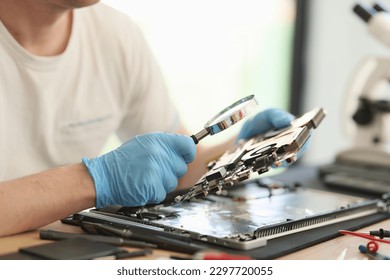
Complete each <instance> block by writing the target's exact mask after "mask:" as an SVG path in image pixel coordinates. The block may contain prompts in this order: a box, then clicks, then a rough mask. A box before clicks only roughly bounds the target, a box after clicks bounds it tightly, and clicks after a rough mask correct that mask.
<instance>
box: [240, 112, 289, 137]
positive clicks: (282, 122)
mask: <svg viewBox="0 0 390 280" xmlns="http://www.w3.org/2000/svg"><path fill="white" fill-rule="evenodd" d="M293 119H295V117H294V116H293V115H291V114H290V113H288V112H286V111H283V110H281V109H276V108H270V109H267V110H264V111H262V112H260V113H258V114H257V115H256V116H254V117H253V118H252V119H251V120H248V121H246V122H245V123H244V125H243V127H242V129H241V131H240V133H239V134H238V137H237V140H241V139H249V138H252V137H254V136H256V135H258V134H261V133H265V132H267V131H269V130H273V129H280V128H283V127H286V126H289V125H290V122H291V121H292V120H293Z"/></svg>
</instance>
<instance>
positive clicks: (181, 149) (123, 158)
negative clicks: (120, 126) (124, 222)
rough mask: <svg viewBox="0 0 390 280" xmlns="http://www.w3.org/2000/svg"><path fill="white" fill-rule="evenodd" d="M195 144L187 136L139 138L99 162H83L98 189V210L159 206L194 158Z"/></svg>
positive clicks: (145, 136) (146, 135) (97, 159)
mask: <svg viewBox="0 0 390 280" xmlns="http://www.w3.org/2000/svg"><path fill="white" fill-rule="evenodd" d="M195 153H196V146H195V144H194V141H193V140H192V139H191V138H190V137H188V136H184V135H177V134H167V133H151V134H145V135H142V136H136V137H134V138H132V139H130V140H129V141H128V142H126V143H124V144H123V145H122V146H120V147H119V148H117V149H116V150H113V151H111V152H109V153H107V154H105V155H102V156H100V157H97V158H93V159H87V158H83V159H82V160H83V163H84V164H85V165H86V167H87V168H88V171H89V173H90V174H91V176H92V178H93V180H94V183H95V189H96V207H97V208H101V207H103V206H106V205H126V206H142V205H145V204H147V203H158V202H161V201H162V200H164V198H165V197H166V194H167V193H169V192H171V191H172V190H174V189H175V188H176V186H177V184H178V178H180V177H182V176H183V175H184V174H185V173H186V172H187V164H188V163H190V162H192V161H193V160H194V158H195Z"/></svg>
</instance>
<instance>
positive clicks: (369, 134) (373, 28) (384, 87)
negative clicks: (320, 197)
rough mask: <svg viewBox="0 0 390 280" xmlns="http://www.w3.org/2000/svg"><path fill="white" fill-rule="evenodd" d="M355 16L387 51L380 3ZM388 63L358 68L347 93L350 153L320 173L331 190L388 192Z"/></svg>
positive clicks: (389, 32)
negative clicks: (333, 188) (332, 188)
mask: <svg viewBox="0 0 390 280" xmlns="http://www.w3.org/2000/svg"><path fill="white" fill-rule="evenodd" d="M353 11H354V13H355V14H356V15H357V16H359V17H360V18H361V19H362V20H363V21H364V22H365V23H366V24H367V27H368V30H369V32H370V34H371V35H373V36H374V37H375V38H376V39H377V40H379V41H380V42H381V43H383V44H384V45H385V46H388V47H390V12H389V11H388V9H387V8H386V7H385V6H384V5H383V4H379V3H375V4H374V5H373V6H368V5H364V4H356V5H355V6H354V8H353ZM389 82H390V57H389V58H387V57H376V56H370V57H368V58H367V59H365V60H364V61H363V62H362V63H360V65H359V66H358V67H357V71H356V73H355V74H354V77H353V79H352V81H351V83H350V87H349V90H348V92H347V104H346V108H345V113H344V114H345V118H344V120H343V121H344V122H345V124H346V127H345V129H346V132H347V133H348V135H349V136H350V137H351V138H352V147H351V148H349V149H347V150H344V151H341V152H339V153H338V154H337V155H336V159H335V162H334V163H333V164H330V165H326V166H322V167H320V170H319V174H320V178H321V179H322V180H323V181H324V183H325V184H326V185H327V186H329V187H335V188H339V189H349V190H358V191H363V192H367V193H374V194H383V193H388V192H390V83H389Z"/></svg>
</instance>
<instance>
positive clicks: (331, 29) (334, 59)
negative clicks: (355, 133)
mask: <svg viewBox="0 0 390 280" xmlns="http://www.w3.org/2000/svg"><path fill="white" fill-rule="evenodd" d="M355 3H357V2H356V1H352V0H342V1H340V0H310V6H311V9H310V20H309V34H308V37H309V38H308V39H309V40H308V47H307V51H308V56H307V61H306V63H307V66H306V67H307V69H306V71H307V73H306V75H307V76H306V83H305V98H304V109H305V111H308V110H310V109H312V108H313V107H317V106H320V107H324V108H325V109H326V110H327V117H326V118H325V119H324V121H323V122H322V124H321V126H320V127H319V128H318V129H317V130H315V131H314V134H313V135H312V142H311V145H310V147H309V150H308V151H307V152H306V154H305V156H304V157H303V162H304V163H310V164H323V163H328V162H332V161H333V159H334V156H335V154H336V153H337V152H338V151H340V150H342V149H345V148H348V147H349V141H348V138H347V137H346V135H345V133H344V132H343V123H342V119H343V115H342V112H343V110H345V106H346V104H345V95H346V92H347V88H348V86H349V82H350V80H351V78H352V74H353V72H354V71H355V70H354V69H355V66H356V65H357V64H358V62H359V61H361V60H362V59H363V58H364V57H366V56H367V55H385V56H386V55H389V54H390V53H389V50H388V48H386V47H385V46H383V45H381V43H379V42H378V41H376V39H375V38H374V37H372V36H371V35H370V34H369V33H368V30H367V26H366V24H365V23H364V22H363V21H362V20H361V19H360V18H359V17H358V16H357V15H355V14H354V13H353V11H352V8H353V6H354V5H355ZM363 3H366V4H371V3H372V2H371V1H369V2H368V1H366V2H364V1H363ZM382 3H384V4H386V5H389V6H390V0H386V1H382ZM389 36H390V34H389Z"/></svg>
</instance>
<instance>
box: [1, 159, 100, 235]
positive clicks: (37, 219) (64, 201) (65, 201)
mask: <svg viewBox="0 0 390 280" xmlns="http://www.w3.org/2000/svg"><path fill="white" fill-rule="evenodd" d="M95 197H96V193H95V188H94V184H93V180H92V178H91V176H90V175H89V173H88V170H87V169H86V167H85V166H84V165H83V164H81V163H80V164H76V165H71V166H64V167H60V168H55V169H51V170H48V171H45V172H42V173H38V174H34V175H30V176H26V177H23V178H20V179H16V180H12V181H7V182H3V183H0V212H1V219H0V221H1V222H0V236H4V235H10V234H14V233H18V232H23V231H27V230H31V229H35V228H38V227H40V226H43V225H47V224H49V223H51V222H54V221H56V220H58V219H61V218H64V217H66V216H68V215H70V214H73V213H75V212H78V211H80V210H83V209H86V208H90V207H93V206H94V205H95Z"/></svg>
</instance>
